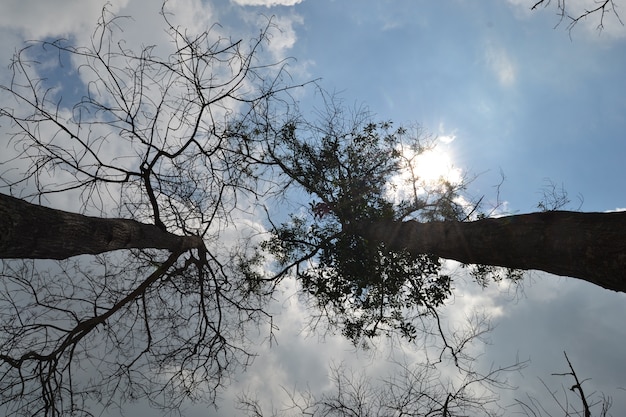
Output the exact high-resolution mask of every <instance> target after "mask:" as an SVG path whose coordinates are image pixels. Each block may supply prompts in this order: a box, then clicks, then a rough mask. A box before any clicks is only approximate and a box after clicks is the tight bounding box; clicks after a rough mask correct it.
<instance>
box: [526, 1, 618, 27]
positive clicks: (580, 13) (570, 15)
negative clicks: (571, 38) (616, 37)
mask: <svg viewBox="0 0 626 417" xmlns="http://www.w3.org/2000/svg"><path fill="white" fill-rule="evenodd" d="M587 3H588V4H589V7H586V8H584V9H582V10H574V11H572V10H571V5H570V4H569V2H566V0H557V1H556V8H557V14H558V16H559V23H558V24H557V25H559V24H561V23H562V22H563V21H566V22H567V29H568V30H569V31H570V32H571V30H572V29H573V28H574V26H576V24H577V23H579V22H580V21H582V20H585V19H587V18H590V17H592V16H596V15H597V16H599V18H598V25H597V26H596V27H597V29H598V30H599V31H601V30H602V29H604V23H605V19H606V16H607V15H608V14H611V15H613V16H615V18H616V19H617V20H618V21H619V23H620V24H622V25H623V24H624V23H623V22H622V19H621V18H620V15H619V13H618V8H617V5H616V4H615V1H614V0H598V1H589V2H587ZM550 4H552V0H538V1H536V2H535V3H534V4H533V5H532V7H531V10H535V9H537V8H539V7H540V6H543V7H546V8H547V7H549V6H550Z"/></svg>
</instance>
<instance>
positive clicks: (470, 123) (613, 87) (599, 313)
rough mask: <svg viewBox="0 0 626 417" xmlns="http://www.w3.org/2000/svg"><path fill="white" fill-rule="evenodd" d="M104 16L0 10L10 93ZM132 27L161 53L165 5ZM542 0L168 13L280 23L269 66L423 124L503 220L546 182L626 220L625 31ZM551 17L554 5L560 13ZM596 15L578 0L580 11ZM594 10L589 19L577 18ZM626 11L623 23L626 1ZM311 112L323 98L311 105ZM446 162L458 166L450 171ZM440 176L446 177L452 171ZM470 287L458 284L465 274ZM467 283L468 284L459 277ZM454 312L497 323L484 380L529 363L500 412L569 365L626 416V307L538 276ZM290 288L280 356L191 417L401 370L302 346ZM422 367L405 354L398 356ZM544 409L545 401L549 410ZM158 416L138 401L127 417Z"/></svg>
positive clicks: (183, 1)
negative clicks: (27, 72)
mask: <svg viewBox="0 0 626 417" xmlns="http://www.w3.org/2000/svg"><path fill="white" fill-rule="evenodd" d="M101 3H104V2H100V1H95V0H94V1H89V2H86V1H81V0H59V1H55V2H50V1H38V0H4V1H3V2H2V5H0V51H1V52H0V58H1V59H2V61H1V66H0V68H2V70H1V71H2V72H0V80H2V81H3V82H6V80H7V79H8V78H7V77H9V75H10V73H9V71H8V70H7V65H8V64H9V59H10V55H11V52H12V51H14V50H15V48H16V47H19V46H20V45H21V44H22V42H23V41H24V40H26V39H40V38H43V37H53V38H57V37H70V38H73V39H76V40H77V41H78V42H87V41H88V39H89V35H90V34H91V33H92V31H93V27H94V23H95V21H96V20H97V18H98V15H99V13H100V8H101V5H102V4H101ZM110 3H111V4H112V6H111V8H112V10H113V11H115V12H116V13H119V14H124V15H130V16H133V18H134V21H133V24H132V26H131V27H128V28H126V29H125V33H126V36H127V37H128V39H129V40H132V41H133V42H136V44H141V43H143V44H150V43H158V42H159V40H160V39H163V30H162V25H161V24H160V18H159V15H158V12H159V9H160V7H159V5H158V4H157V3H158V2H154V1H150V0H114V1H110ZM533 3H534V1H533V0H509V1H506V0H483V1H467V0H446V1H437V2H434V1H416V0H300V1H299V0H232V1H228V0H213V1H201V0H175V1H174V0H172V1H170V2H169V3H168V8H169V9H170V10H172V11H173V12H174V13H175V14H176V18H177V21H178V22H179V23H181V24H183V25H185V26H187V27H205V26H206V27H208V26H209V25H211V24H212V23H215V22H221V23H222V24H223V28H224V30H228V31H230V33H231V35H232V36H233V37H234V38H239V37H242V38H245V37H248V36H250V35H251V34H254V33H256V31H258V28H259V26H260V25H262V22H263V19H264V18H263V16H275V17H274V22H275V23H276V25H277V26H278V27H279V28H280V31H277V32H275V34H274V37H273V40H272V44H271V46H270V50H269V53H272V54H274V55H275V57H276V58H282V57H287V56H290V57H294V58H296V61H294V62H293V63H292V64H291V67H290V71H291V73H292V75H293V76H294V77H295V78H296V79H298V80H308V79H317V78H319V79H320V85H322V86H323V87H324V88H325V89H326V90H329V91H337V92H339V93H340V95H341V97H342V98H343V99H344V100H345V102H346V103H348V104H349V105H355V106H357V107H358V106H366V107H367V108H368V109H369V110H370V111H371V112H373V113H374V114H375V115H376V116H377V117H378V118H380V119H383V120H393V121H395V122H397V123H420V124H422V125H423V126H424V127H426V128H427V129H428V130H429V131H431V132H432V133H434V134H436V135H439V136H440V137H442V138H445V139H446V140H444V141H442V143H441V145H440V146H441V150H442V153H443V154H444V155H445V158H444V159H443V161H444V162H445V165H446V167H447V166H448V165H453V166H454V167H455V168H456V169H460V170H462V171H463V172H466V173H468V174H469V175H471V176H473V175H476V174H479V175H478V176H477V178H476V180H475V181H474V182H473V183H472V184H471V185H470V187H469V193H470V194H472V195H483V194H484V195H485V196H486V199H487V200H490V201H492V202H494V203H495V201H496V199H497V198H498V195H497V192H496V188H495V185H496V184H498V183H500V181H501V177H502V175H503V176H504V177H505V181H504V183H503V184H502V186H501V187H500V190H499V199H500V200H501V202H503V203H504V205H503V207H504V210H505V211H506V212H508V213H524V212H531V211H533V210H536V207H537V203H538V202H539V201H540V200H541V199H542V190H544V189H545V187H546V184H547V181H552V182H553V183H555V184H557V185H559V186H561V184H562V185H563V186H564V187H565V188H566V189H567V191H568V193H569V195H570V197H571V200H572V203H571V208H573V209H576V208H578V207H579V206H581V207H580V208H581V209H582V210H584V211H606V210H615V209H619V208H626V182H625V181H624V180H625V179H626V163H624V161H623V159H624V157H626V133H625V132H626V78H625V77H624V74H626V28H624V26H622V25H621V23H620V22H619V21H618V20H617V19H616V18H615V17H614V16H613V15H611V14H608V15H606V16H605V21H604V30H603V31H602V32H598V30H597V25H598V23H599V21H598V19H599V16H597V15H594V16H592V17H590V18H589V19H587V20H585V21H582V22H581V23H580V24H579V25H578V26H576V27H575V28H574V29H573V30H572V31H571V32H568V31H567V30H566V23H564V24H562V25H561V26H559V27H557V28H555V25H556V24H557V23H558V22H559V18H558V16H557V14H556V9H555V8H554V5H552V6H550V7H548V8H545V9H539V10H537V11H534V12H531V11H530V10H529V9H530V6H531V5H532V4H533ZM553 3H555V4H556V1H554V2H553ZM586 3H593V1H592V0H590V1H588V2H585V1H583V0H577V1H568V4H570V5H571V7H573V8H576V7H583V8H584V4H586ZM581 4H583V6H581ZM616 4H617V5H618V6H620V5H621V6H622V9H618V10H623V16H622V17H623V18H624V19H626V3H625V2H624V1H616ZM299 99H300V100H301V106H302V107H303V108H304V109H306V108H307V106H310V105H312V103H313V102H314V100H315V97H314V94H312V93H309V92H305V93H302V96H301V97H299ZM446 158H447V159H446ZM442 163H443V162H442ZM460 273H461V272H459V274H460ZM461 281H462V280H461ZM461 281H460V283H459V284H458V285H459V287H460V290H459V292H458V293H457V295H456V298H455V300H454V303H453V305H452V306H451V307H450V309H449V312H448V314H449V315H450V317H451V318H452V319H454V318H455V317H458V318H462V317H464V316H466V315H467V314H469V313H470V312H471V311H473V309H478V310H479V311H485V312H487V313H489V314H491V316H492V317H493V319H494V324H495V325H496V328H495V330H493V331H492V332H491V333H490V336H489V339H490V340H489V341H490V345H488V346H486V347H481V348H480V349H482V353H483V354H482V356H481V358H480V360H481V361H482V362H481V363H482V365H483V366H489V365H490V364H491V363H495V364H498V365H506V364H509V363H511V362H512V361H514V360H515V358H516V357H519V358H521V359H527V358H530V359H531V362H530V365H529V366H528V367H527V368H526V369H524V371H523V372H521V373H516V374H512V375H510V376H509V377H510V380H511V383H512V384H514V385H518V386H519V387H520V388H519V389H518V390H517V391H513V392H504V393H503V394H502V395H503V404H505V405H506V404H507V403H508V404H510V403H513V401H514V399H515V398H520V399H523V398H524V397H525V395H526V393H530V394H531V395H535V396H537V397H541V396H545V394H546V393H545V390H544V389H543V387H542V385H541V382H540V380H539V379H538V378H542V379H543V380H544V381H545V382H546V383H548V384H550V385H551V386H552V387H554V388H555V389H558V388H559V387H560V386H561V384H563V385H565V386H567V387H569V385H568V384H570V381H569V380H564V379H559V378H557V377H552V376H551V375H550V374H551V373H553V372H565V371H566V370H567V368H566V366H567V364H566V362H565V360H564V357H563V351H567V353H568V355H569V358H570V360H571V361H572V363H573V364H574V366H575V367H576V370H577V371H578V372H579V375H580V376H581V377H585V378H591V380H590V381H589V382H588V384H589V387H590V388H589V391H590V392H591V391H593V390H597V391H601V392H604V393H605V394H607V395H610V396H612V397H613V403H614V404H613V414H614V415H616V416H620V415H626V400H625V399H624V398H626V392H625V391H624V389H626V357H625V356H624V354H625V352H624V346H625V345H626V327H625V326H624V324H623V322H624V317H626V296H624V295H622V294H613V293H610V292H608V291H606V290H602V289H600V288H596V287H594V286H592V285H589V284H587V283H585V282H579V281H577V280H574V279H567V278H559V277H555V276H548V275H545V274H541V273H533V274H531V276H530V277H529V278H528V279H527V280H526V282H525V284H524V292H523V294H522V295H521V296H518V297H515V296H513V295H511V293H509V292H507V291H506V289H504V288H488V289H487V290H480V289H478V288H476V287H472V286H469V287H466V286H464V285H463V284H462V283H461ZM292 295H293V289H290V288H285V289H284V297H285V299H284V300H283V301H281V303H279V304H278V305H277V306H276V311H281V315H280V316H279V318H278V326H279V327H280V332H279V333H278V344H277V345H275V346H273V347H272V348H271V349H270V348H266V347H263V351H264V352H263V354H262V355H261V356H260V357H259V359H258V360H257V362H256V363H255V364H254V366H253V367H252V368H251V369H250V370H249V372H247V373H246V374H243V375H240V376H239V377H238V378H237V380H235V381H234V382H233V385H232V388H231V389H230V390H228V391H226V392H224V393H223V395H222V401H221V403H220V406H221V407H220V409H219V410H218V411H216V410H213V409H206V408H201V407H195V406H193V405H190V406H189V408H188V409H186V410H185V412H184V413H185V415H188V416H216V415H237V412H236V411H234V409H233V399H234V398H235V396H236V394H237V393H238V392H241V391H242V390H250V391H251V392H256V393H258V394H259V396H260V397H262V398H264V400H266V401H268V403H269V401H270V400H271V402H272V403H273V406H274V407H275V408H280V407H281V404H282V401H283V400H284V392H283V391H282V390H281V388H280V387H281V386H283V387H286V388H289V389H290V388H293V387H302V386H307V385H308V386H310V387H311V389H312V390H313V391H315V390H321V389H324V388H325V387H327V386H328V382H327V379H326V375H327V371H328V365H329V364H330V363H332V362H335V363H338V362H341V361H345V362H346V364H347V365H349V366H353V367H356V368H359V369H367V370H368V372H369V373H370V375H371V376H372V377H374V378H376V377H378V376H380V375H383V374H384V373H385V372H388V371H390V370H393V366H392V365H391V363H390V361H389V359H388V357H389V355H388V346H386V344H385V343H384V342H381V344H380V347H379V349H378V350H377V352H376V354H375V355H373V356H372V355H371V354H367V353H364V352H355V351H354V350H353V349H352V348H351V346H350V345H349V343H348V342H346V341H345V340H343V339H341V338H339V337H328V338H326V340H325V342H324V343H321V342H319V340H318V338H317V337H315V336H309V337H305V336H306V335H305V334H303V333H302V331H301V330H302V326H303V323H304V320H305V315H306V311H305V310H304V309H303V308H302V307H301V306H300V305H299V304H298V302H297V299H296V298H295V297H293V296H292ZM403 349H404V353H403V354H404V355H405V356H407V355H408V357H409V358H410V357H411V355H412V352H411V351H410V347H403ZM545 401H546V403H547V404H548V407H550V406H551V403H550V400H549V399H546V400H545ZM144 412H145V413H146V414H145V415H154V414H152V413H150V412H148V411H145V406H144V405H143V404H137V405H136V406H135V407H134V408H132V409H129V413H128V414H129V415H144V414H143V413H144Z"/></svg>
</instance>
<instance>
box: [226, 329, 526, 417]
mask: <svg viewBox="0 0 626 417" xmlns="http://www.w3.org/2000/svg"><path fill="white" fill-rule="evenodd" d="M472 339H473V337H470V339H466V340H464V342H465V346H466V347H467V346H468V345H469V344H471V343H472ZM524 366H525V363H521V362H518V363H516V364H514V365H511V366H507V367H500V368H497V367H494V368H491V369H489V370H488V371H487V372H482V373H481V372H477V371H476V370H475V371H474V372H463V373H461V372H455V371H458V369H454V370H452V371H451V372H450V370H449V369H448V370H447V371H448V373H445V372H442V370H441V368H440V367H439V366H437V364H436V363H433V362H429V361H428V359H426V360H425V361H422V362H417V363H415V362H412V363H404V362H390V363H389V364H388V367H387V369H388V371H387V372H386V373H385V374H384V375H383V376H381V377H380V378H375V377H374V376H372V375H370V374H368V373H367V371H366V370H359V371H354V370H352V369H350V368H348V367H347V366H346V365H345V364H343V363H341V364H332V365H331V366H330V369H329V375H328V379H329V381H330V385H331V387H330V388H328V389H326V390H325V391H324V392H312V391H311V390H310V389H306V390H296V389H292V390H289V389H286V388H283V389H284V393H285V397H286V400H285V403H283V404H273V405H272V408H271V409H270V410H267V401H264V400H263V399H258V398H256V395H255V394H254V393H243V394H242V395H240V396H239V398H238V407H239V409H241V410H242V411H243V412H244V413H246V414H247V415H249V416H254V417H263V416H273V417H278V416H281V417H287V416H290V417H291V416H293V417H296V416H310V417H330V416H335V417H382V416H389V417H392V416H416V417H417V416H420V417H425V416H432V417H435V416H440V417H453V416H467V415H476V416H479V415H480V416H498V415H502V414H503V412H504V411H505V409H504V408H503V407H501V406H500V405H499V404H498V398H499V396H498V391H500V390H502V389H514V388H515V387H513V386H511V385H509V384H508V382H507V380H506V374H507V373H508V372H515V371H519V370H520V369H521V368H523V367H524ZM444 369H445V368H444ZM266 410H267V411H266Z"/></svg>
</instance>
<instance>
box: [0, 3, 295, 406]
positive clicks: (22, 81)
mask: <svg viewBox="0 0 626 417" xmlns="http://www.w3.org/2000/svg"><path fill="white" fill-rule="evenodd" d="M161 14H162V17H163V22H164V24H165V29H166V31H167V34H168V35H169V43H168V44H165V45H158V46H157V45H155V46H144V47H141V48H140V49H133V48H132V47H131V46H128V45H127V44H126V43H125V42H124V39H123V38H122V36H123V34H122V28H123V27H124V24H125V21H124V18H123V17H117V16H113V15H111V14H110V13H109V12H108V11H107V10H106V9H104V10H103V13H102V16H101V19H100V21H99V24H98V26H97V29H96V31H95V32H94V34H93V38H92V43H91V45H89V46H86V47H83V46H75V45H72V44H71V43H70V42H68V41H64V40H58V41H53V42H48V41H44V42H33V43H31V44H29V45H28V46H26V47H25V48H23V49H21V50H19V51H18V52H17V53H16V54H15V57H14V60H13V62H12V69H13V78H12V82H11V84H10V85H7V86H2V87H1V91H2V93H3V94H4V97H3V103H4V105H5V107H2V109H0V117H1V118H2V120H3V121H4V122H3V125H5V126H6V125H7V124H9V125H10V129H11V130H10V132H9V133H10V135H9V136H8V137H9V140H8V143H5V144H4V145H5V146H6V151H5V150H3V151H2V156H3V158H4V159H3V160H2V161H1V163H2V167H3V169H2V173H1V179H2V182H3V185H2V191H3V192H4V193H5V194H2V196H1V197H0V229H1V230H0V231H1V232H2V237H1V239H2V240H1V241H0V256H2V257H3V258H24V259H21V260H20V259H16V260H8V259H6V260H3V261H2V264H1V267H0V275H1V280H0V282H1V284H0V285H1V290H0V322H1V324H0V325H1V326H2V332H1V334H0V406H1V408H2V409H3V410H4V411H5V412H6V413H8V414H17V415H28V416H34V415H46V416H57V415H70V414H71V415H90V414H91V411H90V405H92V404H93V402H99V403H100V404H101V405H104V406H105V407H108V406H114V405H116V404H120V403H123V402H125V401H129V400H135V399H138V398H147V399H148V400H149V401H151V402H152V404H153V405H155V406H158V407H163V408H167V409H171V410H176V409H177V408H178V407H179V405H180V404H181V402H182V401H184V400H185V399H191V400H202V401H209V402H210V401H213V400H214V399H215V394H216V390H217V389H219V387H220V386H222V385H223V384H224V383H225V381H227V379H228V375H229V374H230V372H231V371H233V370H235V369H237V368H238V367H241V366H244V367H245V366H246V365H247V364H248V363H249V361H250V360H251V359H252V357H253V355H254V352H253V350H251V349H250V346H249V343H248V338H247V330H248V329H249V327H250V326H253V328H255V329H257V327H258V326H261V325H263V326H266V327H264V329H266V331H267V334H268V336H271V332H272V329H273V328H272V323H271V317H270V316H269V315H268V314H266V313H265V312H264V306H265V303H266V302H267V300H268V298H269V297H270V296H271V283H267V284H266V283H263V282H258V281H253V280H250V279H249V278H250V277H251V276H253V275H246V274H247V273H250V274H251V273H252V272H253V270H252V269H251V268H250V267H248V266H247V264H246V261H245V260H244V258H243V257H242V256H243V255H242V254H243V253H245V248H244V247H241V248H239V249H240V250H238V251H237V252H236V253H235V252H231V251H230V250H229V249H228V247H229V246H228V243H229V241H232V239H231V238H229V237H228V235H227V234H226V231H227V230H228V228H229V227H230V226H231V225H232V222H233V221H234V219H235V218H236V217H237V216H244V215H246V213H245V212H244V209H250V207H251V204H252V203H251V202H254V201H255V199H256V198H259V197H261V196H262V195H263V194H264V193H266V192H268V185H267V184H265V183H263V182H262V181H261V179H260V177H259V174H258V172H257V171H256V168H255V165H254V164H255V162H254V160H255V159H258V158H255V157H254V154H255V152H257V150H258V144H256V143H254V141H253V138H246V137H244V136H242V135H240V134H236V133H237V129H238V127H239V126H240V125H243V124H245V125H246V126H256V128H257V129H258V130H263V129H265V128H266V127H265V125H266V124H267V123H271V122H272V120H271V117H273V115H275V114H276V113H273V109H274V108H275V107H274V106H282V108H283V109H287V107H288V105H289V103H290V98H289V94H288V91H289V89H290V88H293V86H292V85H291V84H290V79H289V74H288V73H287V71H286V65H287V62H267V61H266V60H265V59H264V58H263V56H264V55H263V54H262V49H263V48H264V46H265V45H266V44H267V42H268V41H269V37H270V33H271V31H272V30H273V27H272V23H271V21H270V22H269V23H268V25H267V26H266V27H265V28H263V29H262V30H261V31H260V32H259V34H258V36H256V37H254V38H252V40H251V41H250V42H246V41H245V40H240V39H231V38H228V37H224V36H223V35H221V34H220V28H219V27H218V26H215V27H213V28H210V29H208V30H203V31H200V32H198V33H194V32H193V31H189V30H186V29H184V28H180V27H177V26H176V25H174V24H173V23H172V16H171V15H170V14H168V12H167V4H164V6H163V9H162V11H161ZM50 59H56V60H57V64H58V65H60V66H62V67H63V68H65V69H67V70H69V71H72V70H74V69H75V71H74V72H73V73H72V74H73V75H72V78H71V81H74V82H73V83H72V84H70V85H63V87H66V88H65V89H64V88H61V89H60V90H58V88H57V87H58V86H57V85H55V84H53V83H52V82H51V81H50V80H49V79H47V78H46V76H45V75H44V74H43V73H42V72H45V71H46V62H48V61H49V60H50ZM79 79H80V80H81V81H82V83H77V82H76V81H77V80H79ZM56 81H57V82H61V83H62V82H63V81H64V80H56ZM71 81H70V82H71ZM80 86H84V89H83V90H82V91H78V92H76V93H74V92H72V90H71V89H70V88H69V87H71V88H79V87H80ZM64 93H67V94H69V95H70V96H72V97H77V102H76V103H75V104H71V105H70V106H69V107H68V106H66V105H65V102H64V101H63V100H64V98H63V94H64ZM9 150H10V151H9ZM6 194H11V196H10V195H6ZM56 195H61V196H65V198H66V201H71V202H72V203H71V206H72V207H74V208H75V212H74V213H69V212H67V211H61V210H57V209H54V208H48V207H43V206H41V205H38V204H31V203H30V202H33V201H36V202H38V203H39V204H46V203H47V202H48V201H49V200H51V199H52V198H51V197H52V196H56ZM246 201H248V203H246ZM244 203H245V204H244ZM110 251H114V252H110ZM79 254H88V256H76V255H79ZM94 254H98V255H96V256H93V255H94ZM237 254H238V255H237ZM25 258H43V259H46V258H47V259H63V260H62V261H60V262H57V263H54V262H52V261H46V260H27V259H25Z"/></svg>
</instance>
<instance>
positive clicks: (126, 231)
mask: <svg viewBox="0 0 626 417" xmlns="http://www.w3.org/2000/svg"><path fill="white" fill-rule="evenodd" d="M202 246H203V242H202V239H201V238H200V237H196V236H177V235H175V234H172V233H169V232H166V231H164V230H161V229H160V228H158V227H157V226H155V225H152V224H144V223H140V222H137V221H135V220H129V219H108V218H99V217H90V216H83V215H81V214H75V213H69V212H66V211H61V210H55V209H51V208H47V207H43V206H39V205H35V204H31V203H28V202H26V201H24V200H20V199H18V198H15V197H11V196H8V195H4V194H0V258H25V259H66V258H69V257H71V256H75V255H83V254H92V255H93V254H98V253H103V252H109V251H113V250H117V249H131V248H136V249H146V248H152V249H169V250H170V251H181V250H186V249H191V248H200V247H202Z"/></svg>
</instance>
